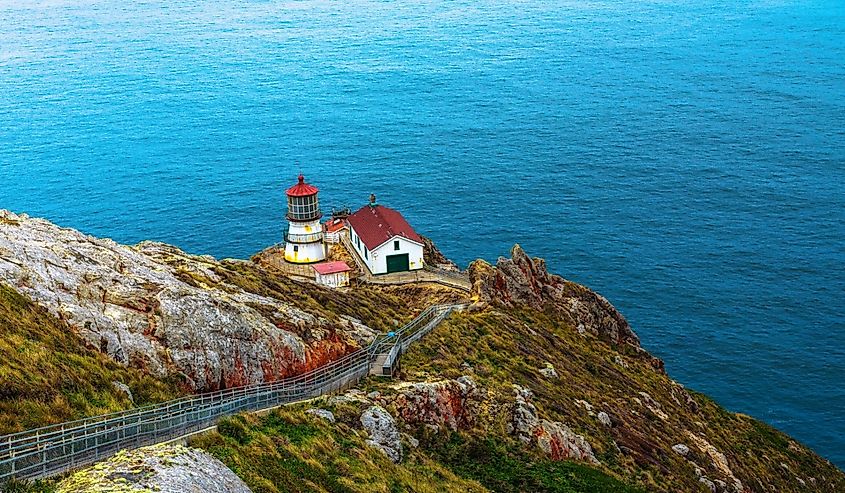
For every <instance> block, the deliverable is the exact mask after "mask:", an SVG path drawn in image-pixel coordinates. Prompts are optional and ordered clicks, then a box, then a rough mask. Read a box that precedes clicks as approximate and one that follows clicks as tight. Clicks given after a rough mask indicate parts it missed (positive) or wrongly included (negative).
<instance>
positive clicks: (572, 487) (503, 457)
mask: <svg viewBox="0 0 845 493" xmlns="http://www.w3.org/2000/svg"><path fill="white" fill-rule="evenodd" d="M319 405H320V407H323V408H328V409H331V410H333V411H334V412H335V416H336V417H337V419H338V422H337V423H336V424H329V423H328V422H326V421H324V420H322V419H320V418H317V417H314V416H310V415H307V414H305V413H304V409H305V407H303V406H296V407H289V408H285V409H282V410H275V411H273V412H272V413H270V414H269V415H268V416H266V417H256V416H243V415H242V416H236V417H233V418H230V419H227V420H225V421H224V422H223V423H221V426H220V427H219V429H218V431H217V432H213V433H209V434H205V435H202V436H200V437H197V438H195V439H194V440H192V441H191V443H190V445H192V446H195V447H199V448H202V449H204V450H206V451H207V452H209V453H211V454H212V455H214V456H215V457H217V458H218V459H220V460H221V461H223V462H224V463H225V464H226V465H227V466H229V467H230V468H231V469H232V470H233V471H235V473H237V474H238V476H240V477H241V478H242V479H244V481H246V483H247V484H248V485H249V486H250V488H252V490H253V491H254V492H255V493H280V492H303V493H304V492H333V493H334V492H361V493H368V492H391V493H392V492H419V493H424V492H462V493H463V492H482V491H499V492H523V491H532V492H540V491H549V492H559V493H574V492H595V493H629V492H630V493H637V492H638V491H639V490H635V489H633V488H630V487H627V486H626V485H624V484H622V483H621V482H619V481H617V480H615V479H614V478H612V477H610V476H608V475H607V474H604V473H602V472H600V471H598V470H596V469H592V468H590V467H586V466H583V465H579V464H575V463H563V462H552V461H547V460H542V459H537V458H535V457H531V456H530V455H529V454H525V453H524V452H522V451H519V450H517V449H514V448H512V447H509V446H508V445H505V444H504V443H503V442H500V441H498V440H495V439H485V440H465V439H464V438H463V437H461V436H460V435H458V434H454V435H451V438H450V439H448V440H443V439H437V440H429V441H428V442H427V443H425V444H424V445H423V446H421V447H419V448H417V449H414V448H412V447H410V446H409V445H408V443H407V442H405V443H404V445H403V448H404V450H405V454H406V456H405V457H404V459H403V460H402V462H401V463H399V464H393V463H391V462H390V461H389V460H388V459H387V458H386V457H385V456H384V455H383V454H382V453H381V452H379V451H377V450H375V449H373V448H371V447H369V446H367V445H366V444H365V439H366V437H367V434H366V432H364V431H362V430H361V429H360V428H361V426H360V424H359V423H358V417H359V416H360V409H359V408H357V407H354V406H352V405H342V406H341V407H335V406H331V405H328V404H326V403H325V402H321V403H319ZM450 454H453V455H454V456H450Z"/></svg>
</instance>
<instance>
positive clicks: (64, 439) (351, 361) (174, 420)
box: [0, 305, 464, 483]
mask: <svg viewBox="0 0 845 493" xmlns="http://www.w3.org/2000/svg"><path fill="white" fill-rule="evenodd" d="M463 306H464V305H435V306H431V307H429V308H426V309H425V310H423V311H422V312H421V313H420V314H419V315H418V316H417V317H416V318H414V319H413V320H411V321H410V322H408V323H407V324H406V325H405V326H403V327H402V328H401V329H399V330H397V331H395V333H394V335H392V336H388V335H384V336H381V337H377V338H376V340H375V341H373V342H372V343H371V344H370V345H369V346H367V347H365V348H361V349H359V350H357V351H354V352H352V353H350V354H348V355H346V356H343V357H341V358H339V359H337V360H334V361H332V362H330V363H327V364H325V365H322V366H320V367H318V368H315V369H313V370H310V371H308V372H305V373H302V374H300V375H296V376H293V377H289V378H285V379H282V380H278V381H275V382H267V383H263V384H258V385H252V386H244V387H234V388H230V389H224V390H219V391H216V392H209V393H206V394H199V395H194V396H188V397H182V398H179V399H174V400H172V401H168V402H163V403H161V404H156V405H151V406H145V407H142V408H136V409H132V410H128V411H122V412H117V413H110V414H105V415H101V416H96V417H91V418H85V419H80V420H75V421H70V422H66V423H60V424H55V425H50V426H45V427H41V428H37V429H33V430H28V431H23V432H19V433H12V434H9V435H4V436H0V483H2V482H3V481H5V480H8V479H11V478H18V479H25V478H43V477H47V476H50V475H53V474H57V473H61V472H65V471H69V470H73V469H76V468H79V467H83V466H86V465H90V464H92V463H94V462H97V461H98V460H102V459H104V458H106V457H109V456H110V455H112V454H114V453H115V452H117V451H119V450H121V449H125V448H138V447H141V446H145V445H151V444H154V443H161V442H164V441H168V440H172V439H176V438H180V437H184V436H186V435H190V434H191V433H195V432H197V431H200V430H203V429H206V428H209V427H211V426H214V425H215V424H216V423H217V422H218V421H219V420H220V419H221V418H223V417H225V416H229V415H232V414H235V413H238V412H243V411H257V410H261V409H267V408H270V407H275V406H279V405H282V404H288V403H293V402H298V401H302V400H307V399H310V398H313V397H317V396H320V395H323V394H327V393H331V392H336V391H339V390H343V389H345V388H348V387H349V386H351V385H354V384H355V383H357V382H358V380H360V379H361V378H362V377H364V376H366V375H367V374H368V373H369V371H370V367H371V365H372V363H373V358H374V356H375V355H376V354H378V352H379V351H380V350H381V348H382V347H386V346H388V345H391V346H396V345H401V346H403V350H404V348H406V347H407V344H410V342H408V341H411V342H412V341H415V340H417V339H419V338H420V337H422V335H424V334H425V333H428V332H429V331H430V330H432V329H433V328H434V327H435V326H437V325H438V324H439V323H440V322H441V321H442V320H443V319H444V318H446V317H447V316H448V315H449V314H450V313H451V312H452V311H454V310H459V309H462V308H463ZM399 341H401V343H400V342H399Z"/></svg>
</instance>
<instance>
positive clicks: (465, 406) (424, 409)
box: [393, 376, 480, 430]
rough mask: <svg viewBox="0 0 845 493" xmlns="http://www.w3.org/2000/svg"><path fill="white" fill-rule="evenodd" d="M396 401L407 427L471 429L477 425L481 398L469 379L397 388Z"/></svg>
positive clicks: (473, 383) (407, 385)
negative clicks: (421, 425) (414, 425)
mask: <svg viewBox="0 0 845 493" xmlns="http://www.w3.org/2000/svg"><path fill="white" fill-rule="evenodd" d="M395 388H396V390H397V391H398V393H397V395H396V396H395V398H394V400H393V404H394V406H395V407H396V409H397V411H398V413H399V417H401V418H402V420H403V421H404V422H405V423H407V424H425V425H433V426H445V427H447V428H449V429H451V430H460V429H464V430H465V429H469V428H471V427H472V426H473V425H474V424H475V420H476V417H477V410H476V407H477V405H478V401H479V398H480V391H479V389H478V386H477V385H476V384H475V382H474V381H473V380H472V378H470V377H468V376H463V377H460V378H458V379H457V380H444V381H440V382H431V383H405V384H400V385H397V386H396V387H395Z"/></svg>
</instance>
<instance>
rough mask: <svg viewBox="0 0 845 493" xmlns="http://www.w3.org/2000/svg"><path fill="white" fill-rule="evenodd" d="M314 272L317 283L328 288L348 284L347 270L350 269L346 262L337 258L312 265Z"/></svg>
mask: <svg viewBox="0 0 845 493" xmlns="http://www.w3.org/2000/svg"><path fill="white" fill-rule="evenodd" d="M312 267H313V268H314V272H315V274H316V276H315V280H316V281H317V284H322V285H323V286H328V287H330V288H340V287H343V286H349V272H350V271H352V268H350V267H349V266H348V265H347V264H346V262H341V261H339V260H337V261H333V262H322V263H319V264H314V265H312Z"/></svg>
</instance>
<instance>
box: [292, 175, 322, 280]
mask: <svg viewBox="0 0 845 493" xmlns="http://www.w3.org/2000/svg"><path fill="white" fill-rule="evenodd" d="M319 191H320V190H319V189H317V187H315V186H312V185H309V184H307V183H305V177H304V176H302V175H299V183H297V184H296V185H294V186H292V187H290V188H289V189H288V190H287V192H285V195H287V197H288V214H287V219H288V222H289V226H288V232H287V233H286V234H285V260H287V261H288V262H293V263H296V264H310V263H313V262H321V261H323V260H325V259H326V248H325V246H324V244H323V225H322V224H320V218H321V217H323V214H322V213H321V212H320V203H319V201H318V200H317V192H319Z"/></svg>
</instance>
